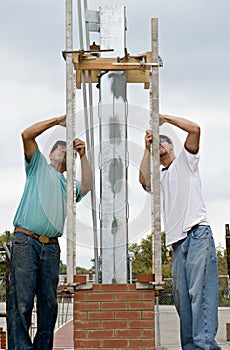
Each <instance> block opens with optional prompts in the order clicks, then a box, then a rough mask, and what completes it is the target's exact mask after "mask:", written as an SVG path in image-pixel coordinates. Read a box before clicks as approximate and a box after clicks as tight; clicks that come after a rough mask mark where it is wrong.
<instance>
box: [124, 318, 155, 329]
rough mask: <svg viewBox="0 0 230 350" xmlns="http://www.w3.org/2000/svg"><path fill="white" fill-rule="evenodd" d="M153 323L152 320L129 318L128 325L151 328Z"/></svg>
mask: <svg viewBox="0 0 230 350" xmlns="http://www.w3.org/2000/svg"><path fill="white" fill-rule="evenodd" d="M153 325H154V320H151V321H150V320H130V322H129V327H130V328H137V329H140V328H145V329H146V328H150V329H152V328H153Z"/></svg>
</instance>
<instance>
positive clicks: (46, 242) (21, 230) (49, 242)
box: [14, 227, 58, 244]
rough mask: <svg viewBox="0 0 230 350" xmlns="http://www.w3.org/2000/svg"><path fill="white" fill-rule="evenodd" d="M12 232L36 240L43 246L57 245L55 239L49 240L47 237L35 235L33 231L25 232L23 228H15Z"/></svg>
mask: <svg viewBox="0 0 230 350" xmlns="http://www.w3.org/2000/svg"><path fill="white" fill-rule="evenodd" d="M14 232H23V233H25V234H26V235H28V236H31V237H33V238H35V239H37V240H38V241H39V242H40V243H44V244H51V243H55V244H57V243H58V239H57V238H49V237H47V236H39V235H38V234H37V233H35V232H33V231H29V230H26V229H25V228H21V227H15V229H14Z"/></svg>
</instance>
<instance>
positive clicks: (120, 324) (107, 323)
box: [101, 320, 128, 329]
mask: <svg viewBox="0 0 230 350" xmlns="http://www.w3.org/2000/svg"><path fill="white" fill-rule="evenodd" d="M101 327H102V328H112V329H116V328H121V329H124V328H128V321H126V320H123V321H122V320H117V321H116V320H103V321H102V323H101Z"/></svg>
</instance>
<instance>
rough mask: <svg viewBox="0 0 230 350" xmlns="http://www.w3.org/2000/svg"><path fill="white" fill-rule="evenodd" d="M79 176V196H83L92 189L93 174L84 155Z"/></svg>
mask: <svg viewBox="0 0 230 350" xmlns="http://www.w3.org/2000/svg"><path fill="white" fill-rule="evenodd" d="M81 174H82V175H81V188H80V194H81V195H84V194H86V193H87V192H89V191H91V190H92V188H93V174H92V170H91V167H90V165H89V162H88V159H87V157H86V155H85V154H84V155H83V156H82V157H81Z"/></svg>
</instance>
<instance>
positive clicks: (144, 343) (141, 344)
mask: <svg viewBox="0 0 230 350" xmlns="http://www.w3.org/2000/svg"><path fill="white" fill-rule="evenodd" d="M129 346H130V348H133V347H134V346H135V347H138V348H139V349H144V350H146V349H148V348H149V349H151V350H153V349H155V340H154V339H130V340H129Z"/></svg>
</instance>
